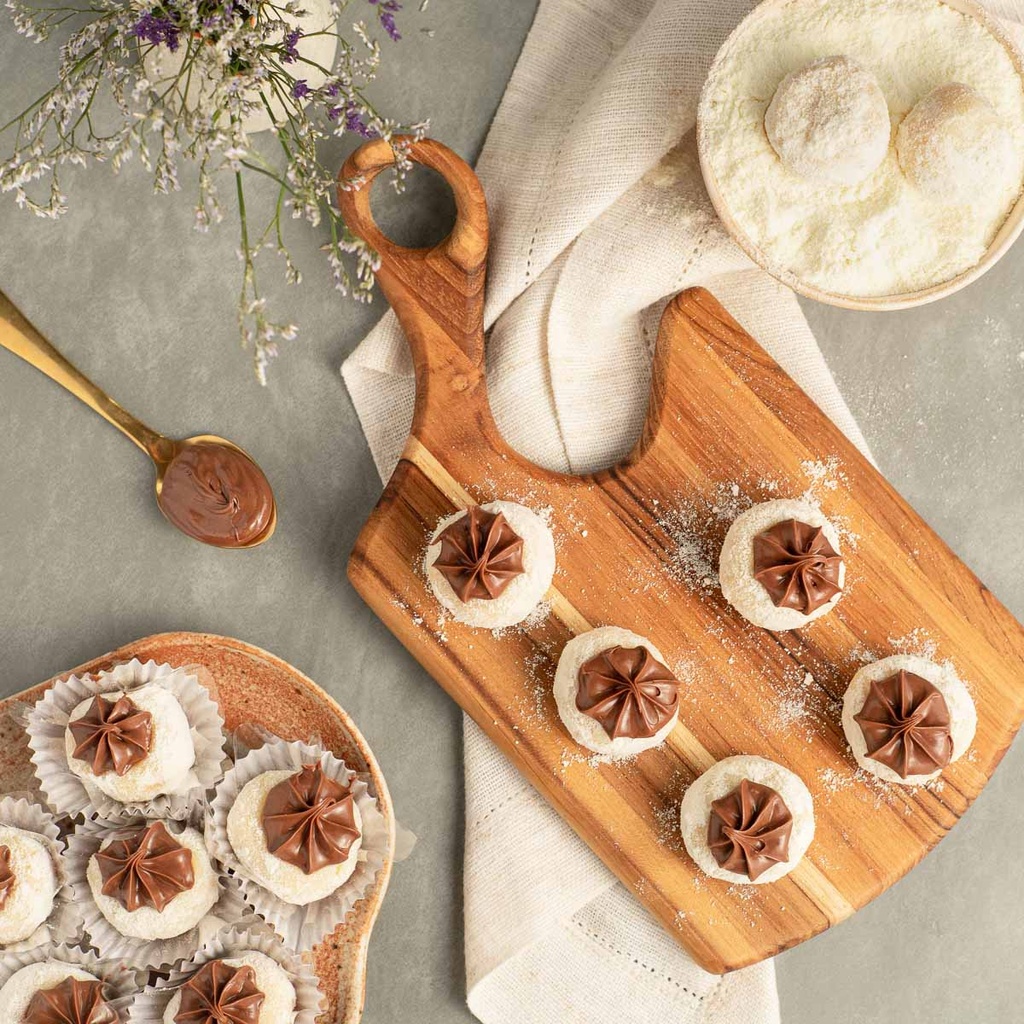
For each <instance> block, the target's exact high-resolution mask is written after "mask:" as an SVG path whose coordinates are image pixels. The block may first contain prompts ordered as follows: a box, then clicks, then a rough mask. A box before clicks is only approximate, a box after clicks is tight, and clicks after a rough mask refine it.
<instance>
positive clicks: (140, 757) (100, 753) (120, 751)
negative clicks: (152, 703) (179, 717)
mask: <svg viewBox="0 0 1024 1024" xmlns="http://www.w3.org/2000/svg"><path fill="white" fill-rule="evenodd" d="M68 728H69V729H70V730H71V735H72V736H73V737H74V740H75V749H74V751H73V756H74V757H76V758H78V759H79V760H81V761H89V762H90V764H91V767H92V770H93V773H94V774H95V775H105V774H106V773H107V772H111V771H112V772H116V773H117V774H118V775H124V774H125V773H126V772H127V771H128V770H129V769H130V768H131V767H132V766H133V765H136V764H138V763H139V762H140V761H144V760H145V759H146V755H147V754H148V753H149V751H150V747H151V746H152V743H153V716H152V715H151V714H150V713H149V712H148V711H141V710H139V708H138V706H137V705H136V704H135V702H134V701H132V700H131V698H130V697H119V698H118V699H117V700H116V701H111V700H107V698H106V697H103V696H100V695H97V696H96V697H94V698H93V701H92V703H91V704H90V705H89V709H88V710H87V711H86V713H85V714H84V715H82V717H81V718H76V719H75V720H74V721H73V722H71V723H70V724H69V726H68Z"/></svg>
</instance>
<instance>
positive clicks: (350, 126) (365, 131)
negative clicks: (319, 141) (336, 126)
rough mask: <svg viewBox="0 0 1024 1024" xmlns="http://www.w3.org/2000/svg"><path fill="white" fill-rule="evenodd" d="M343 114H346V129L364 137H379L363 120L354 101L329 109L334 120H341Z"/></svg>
mask: <svg viewBox="0 0 1024 1024" xmlns="http://www.w3.org/2000/svg"><path fill="white" fill-rule="evenodd" d="M342 114H344V115H345V122H344V124H345V131H347V132H355V134H356V135H362V137H363V138H364V139H375V138H376V137H377V133H376V132H375V131H374V130H373V129H372V128H371V127H370V126H369V125H368V124H367V123H366V122H365V121H364V120H363V116H362V114H361V113H360V112H359V108H358V107H357V106H356V105H355V104H354V103H350V104H349V105H348V106H347V107H331V109H330V110H328V111H327V116H328V117H329V118H330V119H331V120H332V121H337V120H339V119H340V118H341V115H342Z"/></svg>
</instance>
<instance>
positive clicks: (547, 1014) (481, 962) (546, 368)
mask: <svg viewBox="0 0 1024 1024" xmlns="http://www.w3.org/2000/svg"><path fill="white" fill-rule="evenodd" d="M753 6H754V3H753V0H710V2H709V0H541V3H540V7H539V9H538V12H537V17H536V20H535V23H534V25H533V28H532V29H531V32H530V35H529V37H528V39H527V41H526V45H525V47H524V49H523V53H522V55H521V57H520V59H519V62H518V64H517V66H516V69H515V73H514V74H513V76H512V79H511V82H510V84H509V86H508V90H507V92H506V93H505V96H504V99H503V101H502V104H501V107H500V109H499V111H498V114H497V116H496V118H495V121H494V124H493V126H492V128H491V131H490V134H489V136H488V139H487V142H486V145H485V147H484V150H483V152H482V154H481V156H480V159H479V161H478V165H477V172H478V174H479V176H480V178H481V180H482V182H483V185H484V188H485V190H486V193H487V199H488V203H489V206H490V215H491V239H492V241H491V255H490V264H489V270H488V290H487V303H486V310H485V321H486V326H487V328H488V329H489V336H488V347H487V369H488V387H489V392H490V398H491V404H492V407H493V410H494V415H495V418H496V420H497V422H498V426H499V427H500V429H501V431H502V433H503V434H504V436H505V438H506V439H507V440H508V441H509V442H510V443H511V444H512V445H513V446H514V447H516V448H517V449H518V450H519V451H520V452H522V453H523V454H524V455H526V456H527V457H529V458H531V459H533V460H534V461H535V462H537V463H539V464H541V465H543V466H547V467H549V468H551V469H555V470H561V471H571V472H580V471H587V470H593V469H597V468H599V467H602V466H605V465H608V464H610V463H612V462H614V461H616V460H617V459H618V458H620V457H621V456H623V455H624V454H626V453H627V452H628V451H629V449H630V448H631V447H632V445H633V443H634V441H635V440H636V438H637V436H638V434H639V432H640V429H641V426H642V423H643V418H644V415H645V411H646V408H647V399H648V387H649V381H650V365H651V354H652V347H653V341H654V338H655V337H656V334H657V326H658V321H659V318H660V315H661V312H662V309H663V308H664V305H665V303H666V301H667V299H668V298H670V297H671V296H672V295H674V294H675V293H676V292H678V291H680V290H681V289H682V288H685V287H689V286H691V285H697V284H700V285H704V286H706V287H708V288H709V289H710V290H711V291H712V292H713V293H714V295H715V296H716V297H717V298H718V299H719V300H720V301H721V302H722V303H723V304H724V305H725V306H726V308H727V309H728V310H729V311H730V312H731V313H732V314H733V316H735V317H736V318H737V319H738V320H739V321H740V323H741V324H743V326H744V327H745V328H746V329H747V330H748V331H750V332H751V334H753V336H754V337H756V338H757V339H758V340H759V341H760V342H761V344H762V345H764V346H765V347H766V348H767V350H768V351H769V352H770V353H771V354H772V356H773V357H774V358H775V359H776V360H777V361H778V362H779V363H780V364H781V365H782V366H783V367H784V368H785V369H786V370H787V371H788V372H789V373H790V375H791V376H792V377H793V378H794V379H795V380H796V381H797V382H798V383H799V384H800V385H801V386H802V387H803V388H804V390H805V391H807V392H808V394H809V395H810V396H811V397H812V398H813V399H814V400H815V401H816V402H817V403H818V404H819V405H820V406H821V408H822V409H823V410H824V411H825V412H826V413H827V414H828V415H829V416H831V417H832V419H833V420H834V421H835V422H836V424H837V425H838V426H839V427H840V428H841V429H842V430H843V431H844V432H845V433H846V434H847V435H848V436H849V437H850V438H851V440H852V441H854V443H856V444H857V445H858V446H859V447H861V448H862V449H863V450H866V449H865V445H864V439H863V437H862V436H861V434H860V432H859V430H858V428H857V425H856V424H855V422H854V421H853V419H852V417H851V415H850V413H849V410H848V409H847V407H846V405H845V404H844V402H843V400H842V398H841V397H840V395H839V392H838V391H837V389H836V386H835V383H834V381H833V379H832V377H831V375H830V373H829V371H828V368H827V367H826V365H825V362H824V360H823V358H822V356H821V353H820V351H819V349H818V346H817V344H816V342H815V340H814V337H813V336H812V334H811V332H810V329H809V328H808V326H807V323H806V321H805V320H804V317H803V314H802V313H801V311H800V308H799V306H798V304H797V301H796V298H795V296H794V295H793V293H792V292H790V291H789V290H788V289H786V288H784V287H783V286H781V285H779V284H777V283H776V282H775V281H774V280H773V279H771V278H770V277H769V276H768V275H766V274H765V273H763V272H762V271H760V270H758V269H757V268H755V267H754V266H753V265H752V264H751V263H750V261H749V260H748V259H747V258H746V257H745V256H744V255H743V254H742V253H741V252H740V250H739V249H738V248H737V247H736V246H735V245H734V244H733V243H732V242H731V241H730V240H729V238H728V237H727V235H726V234H725V232H724V229H723V228H722V226H721V224H720V223H719V221H718V220H717V218H716V217H715V214H714V211H713V209H712V207H711V204H710V201H709V200H708V198H707V194H706V192H705V190H704V187H703V184H702V182H701V177H700V170H699V166H698V162H697V155H696V143H695V133H694V126H695V123H696V110H697V102H698V97H699V94H700V89H701V86H702V84H703V82H704V78H705V76H706V74H707V70H708V68H709V66H710V64H711V61H712V59H713V57H714V55H715V53H716V51H717V50H718V48H719V47H720V45H721V44H722V43H723V42H724V40H725V38H726V36H727V35H728V34H729V32H730V31H731V30H732V29H733V28H734V27H735V26H736V24H737V23H738V22H739V21H740V19H741V18H742V17H743V16H744V15H745V14H746V13H747V12H748V11H749V10H750V9H751V8H752V7H753ZM990 6H993V7H995V8H996V9H997V10H998V11H999V12H1000V13H1004V14H1010V15H1018V16H1019V15H1020V14H1021V13H1022V7H1024V3H1022V0H1002V3H1001V4H998V5H997V4H992V5H990ZM342 373H343V375H344V379H345V382H346V384H347V385H348V389H349V392H350V393H351V396H352V400H353V402H354V404H355V407H356V410H357V412H358V414H359V417H360V420H361V422H362V424H363V428H364V430H365V432H366V436H367V440H368V441H369V444H370V449H371V451H372V453H373V457H374V459H375V461H376V464H377V468H378V469H379V471H380V474H381V477H382V478H384V479H386V478H387V477H388V476H389V475H390V473H391V471H392V469H393V468H394V466H395V464H396V462H397V460H398V457H399V454H400V452H401V450H402V447H403V445H404V442H405V439H406V435H407V432H408V428H409V424H410V422H411V417H412V404H413V381H412V364H411V360H410V358H409V355H408V351H407V349H406V345H405V340H404V338H403V336H402V332H401V329H400V328H399V327H398V324H397V322H396V320H395V318H394V316H393V314H391V313H388V314H387V315H386V316H385V317H384V319H383V320H382V321H381V323H380V324H379V325H378V326H377V327H376V328H375V329H374V331H373V332H372V333H371V334H370V335H369V336H368V337H367V338H366V339H365V340H364V341H363V343H362V344H361V345H360V346H359V347H358V349H357V350H356V351H355V352H354V353H353V354H352V356H350V357H349V359H348V360H347V361H346V362H345V365H344V367H343V368H342ZM464 741H465V787H466V844H465V846H466V853H465V872H464V888H465V934H466V973H467V987H468V1002H469V1007H470V1009H471V1010H472V1012H473V1013H474V1014H475V1015H476V1016H477V1017H478V1018H479V1019H480V1020H481V1021H483V1022H484V1024H513V1022H514V1024H633V1022H645V1024H646V1022H649V1021H672V1022H682V1024H697V1022H702V1024H712V1022H721V1024H771V1022H775V1021H778V1020H779V1009H778V997H777V993H776V988H775V975H774V968H773V966H772V964H771V963H764V964H760V965H757V966H755V967H752V968H749V969H747V970H744V971H740V972H737V973H735V974H732V975H728V976H726V977H724V978H718V977H715V976H713V975H709V974H707V973H706V972H704V971H703V970H701V969H700V968H699V967H697V965H696V964H694V963H693V961H692V960H691V959H690V958H689V957H688V956H687V955H686V954H685V953H684V952H683V951H682V950H681V949H680V948H679V947H678V946H677V945H676V943H675V942H674V941H673V940H672V939H671V938H670V937H669V936H668V935H667V934H666V933H665V932H664V931H663V930H662V928H661V927H660V926H659V925H658V924H657V923H656V922H655V921H654V919H653V918H651V917H649V916H648V914H647V913H646V911H645V910H644V909H643V908H642V907H641V906H640V904H639V903H637V902H636V901H635V900H634V899H633V898H632V896H631V895H630V894H629V893H627V892H626V890H625V889H624V888H623V887H622V886H621V885H619V883H618V882H617V881H616V880H615V879H614V877H613V876H612V875H611V874H610V873H609V872H608V871H607V869H606V868H605V867H604V866H603V865H602V864H601V863H600V861H598V859H597V858H596V857H595V856H594V855H593V854H592V853H591V852H590V850H589V849H588V848H587V847H586V846H585V845H584V844H583V843H582V842H581V841H580V840H579V839H578V838H577V837H576V836H575V834H574V833H573V832H572V831H571V830H570V829H569V827H568V826H567V825H565V823H564V822H563V821H562V819H561V818H560V817H559V816H558V815H557V814H556V813H555V812H554V811H553V810H552V809H551V808H550V807H549V806H548V805H547V804H546V803H545V802H544V801H543V800H542V798H541V797H540V796H538V795H537V794H536V793H535V792H534V790H533V789H532V788H531V787H530V786H529V785H528V784H527V783H526V782H525V781H524V780H523V779H522V778H521V777H520V776H519V774H518V773H517V771H516V770H515V769H514V768H513V767H512V766H511V764H510V763H509V762H508V761H507V760H505V758H504V757H503V756H502V755H501V753H500V752H499V751H498V750H497V748H496V747H494V746H493V744H492V743H491V742H490V741H489V740H488V739H487V737H486V736H485V735H484V734H483V732H482V731H481V730H480V729H479V728H478V727H477V726H476V725H475V724H474V723H473V722H472V721H470V720H469V719H468V718H466V719H465V725H464Z"/></svg>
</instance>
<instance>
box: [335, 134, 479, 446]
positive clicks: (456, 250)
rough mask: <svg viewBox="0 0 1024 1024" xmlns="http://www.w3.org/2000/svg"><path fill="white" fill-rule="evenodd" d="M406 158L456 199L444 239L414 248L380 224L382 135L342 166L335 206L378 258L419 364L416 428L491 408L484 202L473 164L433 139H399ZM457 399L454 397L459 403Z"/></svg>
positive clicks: (389, 160) (388, 150)
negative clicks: (377, 190) (374, 186)
mask: <svg viewBox="0 0 1024 1024" xmlns="http://www.w3.org/2000/svg"><path fill="white" fill-rule="evenodd" d="M396 141H400V142H401V144H402V147H403V148H404V149H406V151H407V152H408V155H409V158H410V159H411V160H412V161H413V162H414V163H418V164H423V165H424V166H425V167H430V168H432V169H433V170H435V171H437V172H438V173H439V174H440V175H441V176H442V177H443V178H444V179H445V181H446V182H447V183H448V185H449V187H450V188H451V190H452V193H453V195H454V197H455V207H456V210H457V216H456V221H455V226H454V227H453V228H452V230H451V233H450V234H449V235H448V237H447V238H445V239H444V240H442V241H441V242H439V243H438V244H437V245H434V246H428V247H425V248H421V249H410V248H407V247H405V246H401V245H396V244H395V243H394V242H392V241H391V240H390V239H389V238H387V236H386V235H384V233H383V232H382V231H381V230H380V228H379V227H378V226H377V222H376V221H375V220H374V218H373V213H372V211H371V209H370V185H371V183H372V182H373V179H374V178H375V177H376V176H377V175H378V174H380V172H381V171H383V170H385V169H386V168H389V167H392V166H394V164H395V153H394V149H393V146H392V143H390V142H387V141H385V140H384V139H377V140H375V141H373V142H368V143H366V144H365V145H363V146H361V147H360V148H359V149H357V150H356V151H355V152H354V153H353V154H352V155H351V156H350V157H349V158H348V159H347V160H346V161H345V165H344V167H342V169H341V174H340V176H339V187H338V205H339V208H340V210H341V213H342V216H343V217H344V218H345V222H346V224H347V225H348V227H349V229H350V230H351V231H352V232H353V233H354V234H355V235H357V236H358V237H359V238H362V239H363V241H365V242H366V243H367V244H368V245H370V246H371V247H372V248H373V249H374V250H375V251H376V252H377V253H378V255H379V256H380V268H379V270H378V271H377V281H378V283H379V285H380V287H381V290H382V291H383V292H384V296H385V298H386V299H387V300H388V302H390V303H391V306H392V308H393V309H394V310H395V313H396V314H397V316H398V319H399V322H400V323H401V325H402V328H403V330H404V331H405V334H406V337H407V338H408V340H409V347H410V348H411V350H412V356H413V363H414V364H415V367H416V412H415V414H414V421H413V432H414V433H415V432H417V429H418V427H419V426H422V425H423V424H425V422H426V420H427V419H428V418H429V419H431V420H432V422H434V423H437V422H438V421H439V420H442V421H443V420H444V419H445V418H446V417H447V418H449V419H450V418H451V417H452V416H453V412H454V410H455V409H461V410H462V412H463V413H467V412H471V413H472V414H473V415H474V416H478V415H479V414H483V413H485V412H486V410H487V400H486V383H485V380H484V325H483V313H484V276H485V271H486V266H487V201H486V200H485V198H484V191H483V188H482V187H481V185H480V181H479V179H478V178H477V176H476V175H475V174H474V173H473V170H472V168H471V167H470V166H469V165H468V164H467V163H466V162H465V161H464V160H462V159H461V158H460V157H459V156H457V155H456V154H455V153H453V152H452V151H451V150H450V149H448V147H447V146H442V145H441V143H439V142H435V141H433V140H432V139H423V140H421V141H419V142H416V141H414V140H412V139H409V138H402V139H401V140H396ZM456 399H457V401H455V400H456Z"/></svg>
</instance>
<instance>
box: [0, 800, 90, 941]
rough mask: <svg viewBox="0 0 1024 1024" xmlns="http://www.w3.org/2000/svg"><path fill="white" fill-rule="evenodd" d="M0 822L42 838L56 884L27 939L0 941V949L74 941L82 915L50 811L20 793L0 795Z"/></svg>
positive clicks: (58, 833)
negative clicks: (48, 906)
mask: <svg viewBox="0 0 1024 1024" xmlns="http://www.w3.org/2000/svg"><path fill="white" fill-rule="evenodd" d="M0 824H4V825H11V826H13V827H14V828H20V829H22V830H23V831H24V832H34V833H35V834H36V835H38V836H40V837H41V838H42V839H44V840H45V843H46V846H47V848H48V849H49V851H50V856H51V858H52V859H53V868H54V873H55V874H56V876H57V882H58V885H59V888H58V889H57V894H56V896H55V897H54V900H53V910H52V911H51V913H50V916H49V917H48V918H47V919H46V920H45V921H44V922H43V923H42V924H41V925H40V926H39V927H38V928H37V929H36V930H35V931H34V932H33V933H32V934H31V935H30V936H29V937H28V938H27V939H23V940H22V941H21V942H12V943H10V944H9V945H7V946H3V945H0V953H16V952H24V951H26V950H30V949H35V947H36V946H41V945H43V944H44V943H47V942H50V943H60V942H74V941H76V940H77V939H78V938H79V937H80V936H81V934H82V915H81V913H80V912H79V909H78V905H77V903H76V902H75V898H74V894H73V892H72V891H71V886H70V885H69V884H68V878H67V871H66V869H65V863H64V842H63V840H62V839H61V837H60V829H59V828H58V827H57V823H56V822H55V821H54V820H53V815H52V814H51V813H50V812H49V811H48V810H47V809H46V808H45V807H41V806H40V805H39V804H37V803H33V802H32V801H30V800H26V799H25V798H23V797H16V796H13V795H11V796H4V797H0Z"/></svg>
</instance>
